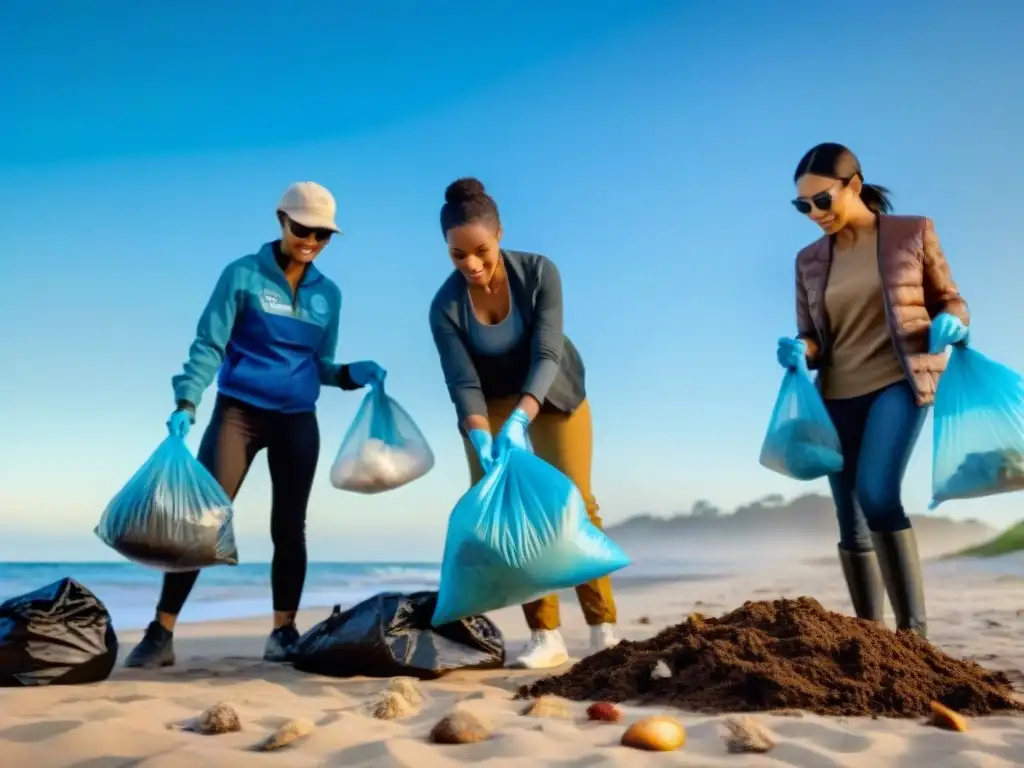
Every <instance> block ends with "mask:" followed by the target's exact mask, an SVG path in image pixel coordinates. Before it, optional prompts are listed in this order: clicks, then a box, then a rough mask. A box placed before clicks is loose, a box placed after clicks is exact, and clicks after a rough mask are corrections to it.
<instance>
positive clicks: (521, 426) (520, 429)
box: [494, 408, 530, 456]
mask: <svg viewBox="0 0 1024 768" xmlns="http://www.w3.org/2000/svg"><path fill="white" fill-rule="evenodd" d="M528 426H530V417H529V416H527V415H526V411H524V410H523V409H522V408H516V409H515V410H514V411H512V415H511V416H509V417H508V421H506V422H505V424H504V425H503V426H502V428H501V431H500V432H498V438H497V439H496V440H495V441H494V453H495V455H496V456H500V455H501V454H502V453H503V452H505V451H506V450H508V449H509V448H519V449H520V450H523V451H528V450H530V448H529V446H528V445H527V442H526V428H527V427H528Z"/></svg>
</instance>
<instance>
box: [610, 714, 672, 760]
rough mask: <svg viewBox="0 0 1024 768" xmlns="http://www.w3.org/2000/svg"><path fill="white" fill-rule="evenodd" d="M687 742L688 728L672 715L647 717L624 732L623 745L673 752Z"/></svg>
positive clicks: (649, 750) (653, 750) (652, 750)
mask: <svg viewBox="0 0 1024 768" xmlns="http://www.w3.org/2000/svg"><path fill="white" fill-rule="evenodd" d="M685 743H686V730H685V729H684V728H683V726H682V724H681V723H680V722H679V721H678V720H673V719H672V718H671V717H660V716H655V717H645V718H644V719H643V720H638V721H637V722H635V723H633V724H632V725H631V726H629V728H627V729H626V732H625V733H623V734H622V746H624V747H632V748H633V749H643V750H647V751H648V752H672V751H673V750H676V749H679V748H680V747H681V746H683V744H685Z"/></svg>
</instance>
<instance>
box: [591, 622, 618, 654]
mask: <svg viewBox="0 0 1024 768" xmlns="http://www.w3.org/2000/svg"><path fill="white" fill-rule="evenodd" d="M618 644H619V638H617V637H616V636H615V625H614V624H598V625H596V626H593V627H591V628H590V650H591V651H593V652H594V653H597V652H598V651H603V650H604V649H606V648H611V647H612V646H615V645H618Z"/></svg>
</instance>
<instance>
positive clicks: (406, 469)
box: [331, 438, 434, 493]
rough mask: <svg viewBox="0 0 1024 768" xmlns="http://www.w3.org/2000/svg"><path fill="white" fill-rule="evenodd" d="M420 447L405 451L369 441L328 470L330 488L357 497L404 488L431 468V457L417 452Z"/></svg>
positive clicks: (430, 454) (427, 452) (419, 451)
mask: <svg viewBox="0 0 1024 768" xmlns="http://www.w3.org/2000/svg"><path fill="white" fill-rule="evenodd" d="M420 445H421V444H418V443H417V444H414V445H413V446H412V447H411V448H410V449H406V448H404V447H396V446H393V445H388V444H387V443H386V442H384V441H383V440H377V439H375V438H369V439H367V440H366V442H364V443H363V444H362V445H360V446H359V448H358V450H357V451H356V452H355V453H352V454H350V455H348V456H343V457H342V459H341V460H340V461H338V462H337V463H336V464H335V465H334V466H333V467H331V484H332V485H333V486H334V487H336V488H343V489H345V490H347V491H356V492H357V493H380V492H381V491H388V490H391V489H393V488H397V487H399V486H401V485H405V484H406V483H407V482H409V478H417V477H422V476H423V475H425V474H426V473H427V472H428V471H430V468H431V467H432V466H433V463H434V456H433V454H432V453H431V452H430V451H429V450H420Z"/></svg>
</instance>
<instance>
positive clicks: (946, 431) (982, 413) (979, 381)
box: [929, 345, 1024, 509]
mask: <svg viewBox="0 0 1024 768" xmlns="http://www.w3.org/2000/svg"><path fill="white" fill-rule="evenodd" d="M933 418H934V427H933V430H934V431H933V453H932V501H931V504H930V505H929V508H930V509H935V508H936V507H937V506H939V505H940V504H941V503H942V502H944V501H950V500H951V499H973V498H979V497H982V496H993V495H995V494H998V493H1009V492H1011V491H1020V490H1024V377H1022V376H1021V375H1020V374H1019V373H1017V372H1016V371H1014V370H1012V369H1010V368H1007V367H1006V366H1005V365H1002V364H1000V363H997V362H996V361H995V360H991V359H989V358H987V357H985V356H984V355H983V354H981V353H980V352H976V351H975V350H973V349H970V348H969V347H965V346H960V345H957V346H954V347H953V349H952V351H951V352H950V353H949V362H948V364H947V366H946V370H945V372H944V373H943V374H942V376H941V377H940V378H939V387H938V390H937V391H936V393H935V405H934V409H933Z"/></svg>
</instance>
